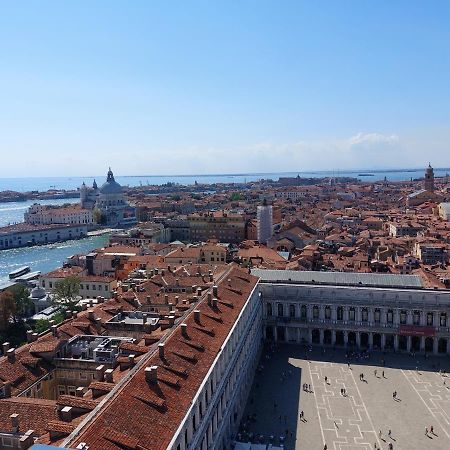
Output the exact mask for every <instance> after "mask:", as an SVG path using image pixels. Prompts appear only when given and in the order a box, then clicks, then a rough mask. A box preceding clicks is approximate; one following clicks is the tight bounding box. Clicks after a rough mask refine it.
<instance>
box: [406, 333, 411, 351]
mask: <svg viewBox="0 0 450 450" xmlns="http://www.w3.org/2000/svg"><path fill="white" fill-rule="evenodd" d="M406 351H407V352H410V351H411V336H408V337H407V338H406Z"/></svg>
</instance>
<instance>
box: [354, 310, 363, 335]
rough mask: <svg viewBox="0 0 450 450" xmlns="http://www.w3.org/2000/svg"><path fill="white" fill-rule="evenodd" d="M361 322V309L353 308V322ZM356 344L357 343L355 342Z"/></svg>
mask: <svg viewBox="0 0 450 450" xmlns="http://www.w3.org/2000/svg"><path fill="white" fill-rule="evenodd" d="M361 320H362V311H361V307H359V306H356V307H355V321H356V322H361ZM356 342H358V341H356Z"/></svg>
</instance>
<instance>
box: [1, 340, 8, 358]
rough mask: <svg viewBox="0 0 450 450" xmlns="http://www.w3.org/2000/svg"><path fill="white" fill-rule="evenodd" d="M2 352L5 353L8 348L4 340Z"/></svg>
mask: <svg viewBox="0 0 450 450" xmlns="http://www.w3.org/2000/svg"><path fill="white" fill-rule="evenodd" d="M2 349H3V354H4V355H6V352H7V351H8V350H9V342H4V343H3V345H2Z"/></svg>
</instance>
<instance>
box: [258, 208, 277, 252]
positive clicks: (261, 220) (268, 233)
mask: <svg viewBox="0 0 450 450" xmlns="http://www.w3.org/2000/svg"><path fill="white" fill-rule="evenodd" d="M256 219H257V237H258V242H259V243H260V244H266V243H267V241H268V240H269V239H270V238H271V237H272V234H273V211H272V206H271V205H268V204H267V202H266V201H264V202H263V204H262V205H260V206H258V208H257V212H256Z"/></svg>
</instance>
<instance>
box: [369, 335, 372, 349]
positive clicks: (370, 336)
mask: <svg viewBox="0 0 450 450" xmlns="http://www.w3.org/2000/svg"><path fill="white" fill-rule="evenodd" d="M372 348H373V333H369V349H371V350H372Z"/></svg>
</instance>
